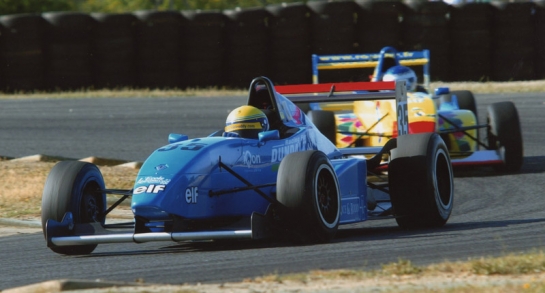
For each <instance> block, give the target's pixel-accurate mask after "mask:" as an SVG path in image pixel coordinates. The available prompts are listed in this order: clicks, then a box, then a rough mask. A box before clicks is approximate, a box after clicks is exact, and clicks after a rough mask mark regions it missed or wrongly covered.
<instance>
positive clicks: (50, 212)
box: [42, 161, 106, 255]
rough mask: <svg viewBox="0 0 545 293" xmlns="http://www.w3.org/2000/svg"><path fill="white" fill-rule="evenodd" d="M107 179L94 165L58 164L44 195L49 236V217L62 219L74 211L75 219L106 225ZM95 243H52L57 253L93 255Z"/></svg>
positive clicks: (43, 227)
mask: <svg viewBox="0 0 545 293" xmlns="http://www.w3.org/2000/svg"><path fill="white" fill-rule="evenodd" d="M101 190H104V179H103V177H102V174H101V172H100V170H99V169H98V167H97V166H96V165H94V164H90V163H85V162H80V161H63V162H59V163H57V164H56V165H55V166H54V167H53V168H52V169H51V171H50V172H49V175H48V176H47V179H46V182H45V187H44V191H43V194H42V229H43V232H44V236H46V224H47V221H48V220H49V219H51V220H55V221H57V222H61V221H62V219H63V217H64V215H65V214H66V213H67V212H71V213H72V216H73V219H74V222H75V223H76V224H78V223H92V222H99V223H101V224H104V219H103V218H102V216H101V215H102V213H103V212H104V211H105V210H106V194H105V193H103V192H102V191H101ZM96 247H97V245H96V244H93V245H75V246H52V247H50V249H51V250H53V251H54V252H56V253H60V254H67V255H79V254H89V253H91V252H92V251H93V250H94V249H95V248H96Z"/></svg>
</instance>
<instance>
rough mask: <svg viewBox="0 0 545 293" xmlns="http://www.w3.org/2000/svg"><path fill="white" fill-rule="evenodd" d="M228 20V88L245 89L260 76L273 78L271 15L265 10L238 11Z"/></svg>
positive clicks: (228, 16) (226, 75) (226, 69)
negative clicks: (270, 32)
mask: <svg viewBox="0 0 545 293" xmlns="http://www.w3.org/2000/svg"><path fill="white" fill-rule="evenodd" d="M224 13H225V15H226V16H227V19H228V21H227V37H226V39H227V54H226V56H225V60H224V62H225V64H226V66H225V71H224V80H225V81H226V82H227V84H226V85H227V86H230V87H239V88H245V87H248V85H249V83H248V82H249V81H250V80H252V79H253V78H255V77H256V76H261V75H263V76H268V75H269V74H270V64H269V60H270V59H269V54H270V50H269V48H270V37H269V30H268V28H267V22H268V19H269V18H270V17H271V14H270V13H269V12H268V11H267V10H265V9H264V8H249V9H235V10H227V11H225V12H224Z"/></svg>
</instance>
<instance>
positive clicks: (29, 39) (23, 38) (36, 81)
mask: <svg viewBox="0 0 545 293" xmlns="http://www.w3.org/2000/svg"><path fill="white" fill-rule="evenodd" d="M44 24H45V21H44V19H43V18H42V17H41V16H40V15H39V14H16V15H5V16H2V17H0V36H1V37H0V87H1V88H2V89H3V90H5V91H10V92H11V91H33V90H42V89H43V88H44V85H45V83H44V68H45V67H44V62H45V61H44V60H45V56H44V51H43V49H44Z"/></svg>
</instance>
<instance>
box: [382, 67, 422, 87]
mask: <svg viewBox="0 0 545 293" xmlns="http://www.w3.org/2000/svg"><path fill="white" fill-rule="evenodd" d="M399 80H404V81H405V82H406V85H407V91H409V92H414V91H415V90H416V83H417V82H418V80H417V78H416V73H414V71H413V70H412V69H410V68H409V67H406V66H402V65H396V66H393V67H390V68H388V70H386V72H384V76H383V77H382V81H399Z"/></svg>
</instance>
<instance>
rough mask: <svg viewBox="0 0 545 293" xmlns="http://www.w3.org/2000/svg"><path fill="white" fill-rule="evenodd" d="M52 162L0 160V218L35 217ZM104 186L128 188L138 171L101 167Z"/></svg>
mask: <svg viewBox="0 0 545 293" xmlns="http://www.w3.org/2000/svg"><path fill="white" fill-rule="evenodd" d="M54 165H55V163H54V162H13V161H0V178H2V179H3V182H4V184H3V188H2V190H1V191H0V218H24V217H38V216H39V215H40V212H41V211H40V208H41V197H42V191H43V187H44V184H45V180H46V178H47V174H49V170H51V168H52V167H53V166H54ZM100 170H101V171H102V173H103V175H104V180H105V182H106V187H108V188H122V189H131V188H132V186H133V183H134V179H135V178H136V175H137V173H138V170H135V169H130V168H126V167H107V166H101V167H100Z"/></svg>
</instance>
